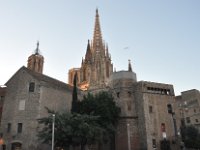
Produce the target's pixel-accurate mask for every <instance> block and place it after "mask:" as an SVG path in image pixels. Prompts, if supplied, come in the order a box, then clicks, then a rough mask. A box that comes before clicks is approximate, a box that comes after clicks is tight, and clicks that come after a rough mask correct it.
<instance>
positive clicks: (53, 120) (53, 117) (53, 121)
mask: <svg viewBox="0 0 200 150" xmlns="http://www.w3.org/2000/svg"><path fill="white" fill-rule="evenodd" d="M54 129H55V114H52V148H51V149H52V150H54Z"/></svg>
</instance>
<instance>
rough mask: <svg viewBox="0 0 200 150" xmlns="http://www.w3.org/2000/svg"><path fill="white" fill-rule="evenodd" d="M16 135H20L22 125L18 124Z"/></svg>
mask: <svg viewBox="0 0 200 150" xmlns="http://www.w3.org/2000/svg"><path fill="white" fill-rule="evenodd" d="M17 133H22V123H18V126H17Z"/></svg>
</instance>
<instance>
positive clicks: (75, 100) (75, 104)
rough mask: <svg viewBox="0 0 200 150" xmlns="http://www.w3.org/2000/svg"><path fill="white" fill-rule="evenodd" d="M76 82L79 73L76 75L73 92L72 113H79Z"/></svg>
mask: <svg viewBox="0 0 200 150" xmlns="http://www.w3.org/2000/svg"><path fill="white" fill-rule="evenodd" d="M76 80H77V72H76V73H75V75H74V82H73V85H74V86H73V92H72V108H71V113H77V112H78V96H77V87H76V86H77V85H76Z"/></svg>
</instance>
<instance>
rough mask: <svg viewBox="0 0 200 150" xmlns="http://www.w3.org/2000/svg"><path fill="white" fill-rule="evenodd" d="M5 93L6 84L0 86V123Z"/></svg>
mask: <svg viewBox="0 0 200 150" xmlns="http://www.w3.org/2000/svg"><path fill="white" fill-rule="evenodd" d="M5 95H6V86H0V123H1V117H2V111H3V104H4V100H5Z"/></svg>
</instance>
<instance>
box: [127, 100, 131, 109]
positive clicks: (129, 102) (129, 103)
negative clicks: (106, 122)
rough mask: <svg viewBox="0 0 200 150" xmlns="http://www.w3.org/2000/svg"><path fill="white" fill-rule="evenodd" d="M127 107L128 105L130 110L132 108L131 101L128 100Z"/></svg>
mask: <svg viewBox="0 0 200 150" xmlns="http://www.w3.org/2000/svg"><path fill="white" fill-rule="evenodd" d="M127 107H128V110H129V111H130V110H131V101H127Z"/></svg>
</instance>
